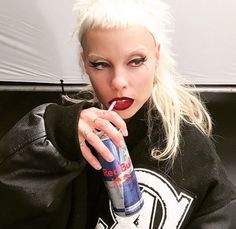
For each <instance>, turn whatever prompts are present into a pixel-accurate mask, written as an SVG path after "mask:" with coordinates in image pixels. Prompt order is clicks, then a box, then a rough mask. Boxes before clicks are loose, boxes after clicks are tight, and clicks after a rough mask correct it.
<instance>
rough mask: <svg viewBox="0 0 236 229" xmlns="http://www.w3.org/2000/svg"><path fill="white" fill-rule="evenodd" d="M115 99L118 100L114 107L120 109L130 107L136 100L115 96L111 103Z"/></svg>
mask: <svg viewBox="0 0 236 229" xmlns="http://www.w3.org/2000/svg"><path fill="white" fill-rule="evenodd" d="M113 101H116V104H115V106H114V109H115V110H119V111H121V110H125V109H128V108H129V107H130V106H131V105H132V104H133V102H134V100H133V99H131V98H127V97H122V98H115V99H112V100H111V101H110V102H109V103H110V104H111V103H112V102H113Z"/></svg>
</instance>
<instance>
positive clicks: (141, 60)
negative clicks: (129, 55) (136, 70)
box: [129, 56, 147, 67]
mask: <svg viewBox="0 0 236 229" xmlns="http://www.w3.org/2000/svg"><path fill="white" fill-rule="evenodd" d="M146 60H147V58H146V56H144V57H139V58H135V59H133V60H131V61H130V62H129V64H131V66H134V67H137V66H140V65H142V64H143V63H144V62H145V61H146Z"/></svg>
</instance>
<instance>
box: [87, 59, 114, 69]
mask: <svg viewBox="0 0 236 229" xmlns="http://www.w3.org/2000/svg"><path fill="white" fill-rule="evenodd" d="M89 63H90V66H91V67H92V68H96V69H98V70H102V69H104V68H106V67H109V66H110V65H109V64H108V63H106V62H92V61H89Z"/></svg>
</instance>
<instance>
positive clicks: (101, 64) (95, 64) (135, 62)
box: [89, 56, 147, 70]
mask: <svg viewBox="0 0 236 229" xmlns="http://www.w3.org/2000/svg"><path fill="white" fill-rule="evenodd" d="M146 61H147V57H146V56H143V57H137V58H134V59H132V60H130V61H128V64H127V65H130V66H132V67H138V66H141V65H143V64H144V63H145V62H146ZM89 64H90V67H92V68H95V69H97V70H102V69H104V68H109V67H111V66H112V65H111V64H110V63H108V62H105V61H89Z"/></svg>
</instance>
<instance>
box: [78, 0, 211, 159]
mask: <svg viewBox="0 0 236 229" xmlns="http://www.w3.org/2000/svg"><path fill="white" fill-rule="evenodd" d="M74 10H76V11H77V13H78V21H77V25H76V29H75V33H74V35H75V36H76V37H77V38H78V39H79V41H80V45H81V49H82V45H83V37H84V34H85V33H86V31H88V30H89V29H92V28H105V29H109V28H128V27H131V26H142V27H145V28H147V30H148V31H149V32H150V33H151V34H152V35H153V37H154V39H155V41H156V43H157V44H160V47H161V48H160V59H159V63H158V66H157V69H156V75H155V82H154V87H153V91H152V95H151V98H150V100H149V109H148V127H149V130H148V136H149V138H150V139H151V134H152V128H153V123H154V122H155V120H156V118H155V117H153V111H158V113H159V115H160V116H161V119H162V122H163V128H164V133H165V148H164V149H158V148H153V149H152V152H151V155H152V157H153V158H155V159H157V160H169V159H170V161H171V162H174V159H175V157H176V155H177V153H178V151H179V144H180V138H181V125H182V123H188V124H191V125H194V126H195V127H196V128H197V129H198V130H200V131H201V132H202V133H203V134H205V135H208V136H210V134H211V129H212V124H211V118H210V116H209V114H208V112H207V111H206V109H205V107H204V105H203V103H202V102H201V101H200V99H199V97H198V96H197V95H196V94H194V93H193V91H191V90H189V87H190V86H188V87H186V86H184V85H181V84H180V83H179V82H178V81H177V80H176V78H175V77H176V76H178V74H177V73H176V70H175V61H174V60H173V58H172V56H173V55H172V53H171V51H170V40H169V38H168V36H167V35H168V33H169V32H170V31H171V25H172V20H173V19H172V16H171V14H170V9H169V6H168V5H167V4H165V3H164V2H162V1H161V0H77V1H76V2H75V5H74ZM191 87H192V86H191Z"/></svg>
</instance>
